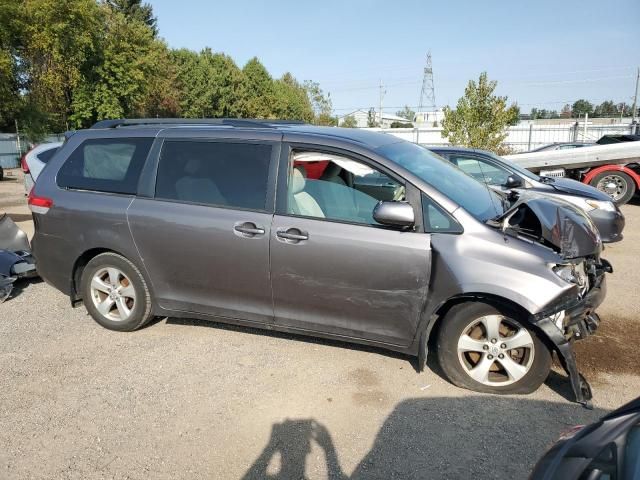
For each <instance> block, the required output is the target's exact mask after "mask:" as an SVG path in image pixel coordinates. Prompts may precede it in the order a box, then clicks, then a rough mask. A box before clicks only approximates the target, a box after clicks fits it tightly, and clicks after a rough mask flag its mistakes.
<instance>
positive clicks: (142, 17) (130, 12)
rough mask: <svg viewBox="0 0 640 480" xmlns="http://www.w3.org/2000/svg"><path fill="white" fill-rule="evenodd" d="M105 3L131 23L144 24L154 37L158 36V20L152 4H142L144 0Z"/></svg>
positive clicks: (117, 0) (109, 0)
mask: <svg viewBox="0 0 640 480" xmlns="http://www.w3.org/2000/svg"><path fill="white" fill-rule="evenodd" d="M105 3H106V4H107V5H108V6H109V8H111V9H112V10H114V11H116V12H120V13H122V14H123V15H124V16H125V17H127V19H129V20H130V21H135V22H142V23H144V24H145V25H146V26H147V27H149V28H150V29H151V32H152V33H153V36H154V37H155V36H156V35H157V34H158V26H157V22H158V19H157V18H156V17H155V15H154V14H153V7H152V6H151V5H150V4H148V3H142V0H105Z"/></svg>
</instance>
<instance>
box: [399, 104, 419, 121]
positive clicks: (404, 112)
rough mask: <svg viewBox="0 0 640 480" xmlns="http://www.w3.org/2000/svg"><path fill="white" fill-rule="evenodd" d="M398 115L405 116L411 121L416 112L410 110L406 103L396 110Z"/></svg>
mask: <svg viewBox="0 0 640 480" xmlns="http://www.w3.org/2000/svg"><path fill="white" fill-rule="evenodd" d="M396 115H397V116H398V117H402V118H406V119H407V120H409V121H410V122H413V119H414V117H415V116H416V112H414V111H413V110H411V109H410V108H409V106H408V105H405V106H404V108H403V109H402V110H398V111H397V112H396Z"/></svg>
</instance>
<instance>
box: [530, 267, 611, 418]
mask: <svg viewBox="0 0 640 480" xmlns="http://www.w3.org/2000/svg"><path fill="white" fill-rule="evenodd" d="M602 262H603V263H602V267H601V268H600V269H599V271H598V275H597V276H596V278H595V281H594V282H593V286H592V287H591V289H590V290H589V291H588V292H587V293H586V294H585V295H583V296H582V298H579V299H571V300H568V301H566V302H563V303H560V304H558V305H557V306H556V307H555V308H553V309H551V310H547V311H545V313H544V316H543V317H540V316H536V317H534V323H535V324H536V325H537V326H538V327H540V328H541V329H542V331H543V332H544V333H545V334H546V335H547V337H548V338H549V340H551V341H552V342H553V343H554V345H555V347H556V351H557V352H558V356H559V357H560V361H561V362H562V365H563V367H564V369H565V370H566V372H567V374H568V375H569V380H570V381H571V387H572V389H573V393H574V395H575V397H576V401H577V402H578V403H581V404H582V405H584V406H585V407H587V408H591V402H590V401H591V398H592V394H591V387H590V386H589V383H588V382H587V380H586V379H585V378H584V377H583V376H582V375H581V374H580V372H579V371H578V366H577V362H576V357H575V354H574V352H573V348H572V344H573V342H574V341H576V340H581V339H583V338H585V337H587V336H589V335H591V334H593V333H594V332H595V331H596V329H597V328H598V325H599V324H600V317H599V316H598V314H597V313H596V312H595V310H596V308H597V307H598V306H600V304H601V303H602V302H603V301H604V298H605V296H606V294H607V283H606V279H605V273H609V272H612V271H613V270H612V268H611V265H610V264H609V262H607V261H606V260H603V261H602Z"/></svg>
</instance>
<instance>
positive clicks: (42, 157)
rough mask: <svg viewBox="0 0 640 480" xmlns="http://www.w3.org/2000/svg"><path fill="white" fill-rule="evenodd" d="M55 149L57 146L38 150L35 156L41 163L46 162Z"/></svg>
mask: <svg viewBox="0 0 640 480" xmlns="http://www.w3.org/2000/svg"><path fill="white" fill-rule="evenodd" d="M57 151H58V149H57V148H50V149H49V150H45V151H44V152H40V153H39V154H37V155H36V157H38V160H40V161H41V162H42V163H47V162H48V161H49V160H51V157H53V155H54V153H56V152H57Z"/></svg>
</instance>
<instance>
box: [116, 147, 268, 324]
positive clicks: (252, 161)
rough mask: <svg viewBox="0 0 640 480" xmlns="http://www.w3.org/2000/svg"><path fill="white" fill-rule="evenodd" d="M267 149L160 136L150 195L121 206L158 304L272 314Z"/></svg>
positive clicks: (236, 314)
mask: <svg viewBox="0 0 640 480" xmlns="http://www.w3.org/2000/svg"><path fill="white" fill-rule="evenodd" d="M273 150H279V144H278V143H269V142H263V143H260V142H257V143H251V142H243V143H240V142H239V141H219V140H218V141H212V140H204V139H194V140H184V139H165V140H164V143H163V146H162V150H161V153H160V158H159V162H158V168H157V178H156V182H155V185H156V187H155V197H154V198H140V197H138V198H136V199H135V200H134V201H133V203H132V204H131V206H130V208H129V210H128V219H129V224H130V226H131V230H132V233H133V237H134V239H135V241H136V244H137V247H138V249H139V251H140V256H141V257H142V259H143V261H144V265H145V268H146V269H147V271H148V272H149V276H150V278H151V282H152V285H153V289H154V294H155V296H156V298H157V300H158V302H159V303H160V305H161V306H162V307H164V308H167V309H171V310H180V311H187V312H197V313H204V314H211V315H217V316H225V317H232V318H238V319H245V320H251V321H257V322H271V321H272V320H273V304H272V299H271V284H270V278H269V235H270V231H271V221H272V218H273V213H272V212H273V211H272V210H271V211H269V210H270V209H271V208H272V204H273V192H272V191H271V192H270V193H268V190H273V189H272V188H271V189H269V188H268V185H270V179H272V180H273V181H274V182H275V179H273V176H274V175H275V174H274V172H273V171H272V165H273V164H275V160H272V158H271V157H272V152H273ZM273 156H274V157H275V156H277V152H273ZM269 197H271V199H269ZM270 203H271V206H270Z"/></svg>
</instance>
